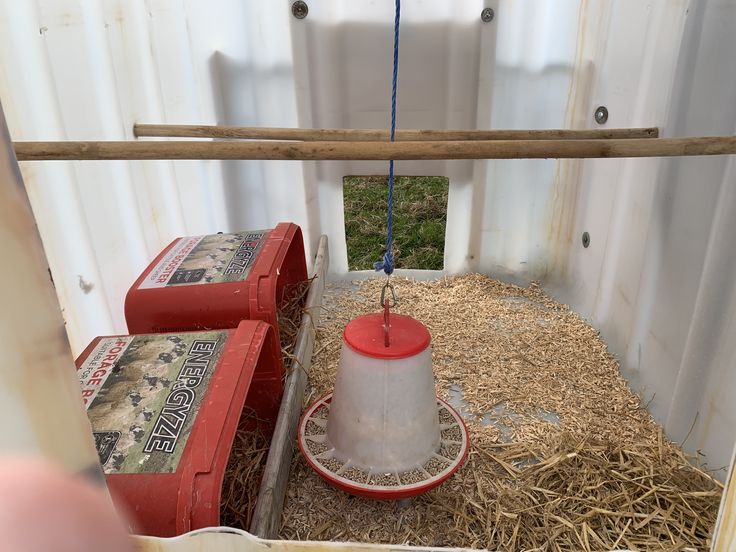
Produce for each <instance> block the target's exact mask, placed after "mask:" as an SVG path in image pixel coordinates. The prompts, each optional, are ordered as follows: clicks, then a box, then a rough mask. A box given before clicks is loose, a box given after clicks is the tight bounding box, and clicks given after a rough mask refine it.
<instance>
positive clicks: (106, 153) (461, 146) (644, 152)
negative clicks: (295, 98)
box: [13, 136, 736, 161]
mask: <svg viewBox="0 0 736 552" xmlns="http://www.w3.org/2000/svg"><path fill="white" fill-rule="evenodd" d="M13 145H14V147H15V154H16V156H17V158H18V161H54V160H56V161H60V160H67V161H76V160H99V159H106V160H126V159H127V160H146V159H148V160H155V159H280V160H294V161H296V160H310V161H311V160H347V161H351V160H352V161H357V160H388V159H396V160H408V159H545V158H596V157H672V156H690V155H730V154H735V153H736V136H710V137H691V138H654V139H644V138H635V139H631V140H619V139H615V140H486V141H473V142H468V141H463V142H271V141H266V142H242V141H206V142H192V141H161V142H155V141H154V142H151V141H149V142H140V141H127V142H15V143H14V144H13Z"/></svg>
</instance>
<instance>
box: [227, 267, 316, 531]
mask: <svg viewBox="0 0 736 552" xmlns="http://www.w3.org/2000/svg"><path fill="white" fill-rule="evenodd" d="M311 282H312V281H311V280H305V281H303V282H299V283H297V284H294V285H293V286H290V287H288V288H287V289H285V290H284V299H283V301H281V303H280V305H279V307H278V309H277V313H276V314H277V318H278V323H279V340H280V346H281V356H282V358H283V360H284V368H285V371H284V377H286V375H287V373H288V370H289V369H290V367H291V364H292V360H293V352H294V345H295V343H296V337H297V334H298V333H299V324H300V323H301V319H302V311H303V306H304V302H305V300H306V297H307V293H309V285H310V284H311ZM273 422H274V420H265V421H264V420H258V418H257V416H256V414H255V412H253V411H252V410H251V409H249V408H248V407H246V408H245V409H244V411H243V414H242V416H241V420H240V424H239V428H238V431H237V433H236V435H235V440H234V441H233V446H232V450H231V451H230V458H229V459H228V464H227V467H226V469H225V476H224V479H223V484H222V495H221V498H220V524H221V525H224V526H228V527H236V528H238V529H245V530H248V528H249V527H250V522H251V516H252V515H253V510H254V508H255V503H256V498H257V496H258V490H259V488H260V485H261V478H262V476H263V470H264V468H265V464H266V457H267V455H268V446H269V441H270V437H268V438H267V437H266V436H265V435H264V433H263V431H262V428H264V427H266V426H270V425H272V424H273ZM251 428H255V429H251ZM269 429H270V428H269ZM269 433H270V431H269Z"/></svg>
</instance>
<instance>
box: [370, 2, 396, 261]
mask: <svg viewBox="0 0 736 552" xmlns="http://www.w3.org/2000/svg"><path fill="white" fill-rule="evenodd" d="M400 16H401V0H396V17H395V18H394V72H393V77H392V79H391V141H392V142H394V141H395V140H396V83H397V81H398V78H399V19H400ZM393 225H394V160H393V159H391V160H390V161H389V162H388V222H387V223H386V253H384V255H383V259H382V260H380V261H377V262H376V263H374V264H373V268H375V269H376V272H380V271H381V270H383V271H384V272H385V273H386V275H390V274H391V273H392V272H393V271H394V257H393V254H392V253H391V243H392V242H393Z"/></svg>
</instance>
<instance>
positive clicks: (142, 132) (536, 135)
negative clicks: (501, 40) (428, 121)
mask: <svg viewBox="0 0 736 552" xmlns="http://www.w3.org/2000/svg"><path fill="white" fill-rule="evenodd" d="M133 132H134V134H135V135H136V136H138V137H143V136H156V137H160V138H241V139H248V140H303V141H308V142H311V141H321V142H338V141H349V142H370V141H377V142H380V141H384V142H387V141H388V139H389V133H388V130H383V129H347V128H259V127H237V126H223V125H144V124H136V125H133ZM658 136H659V129H657V128H610V129H605V128H604V129H598V128H596V129H579V130H566V129H547V130H475V129H473V130H406V129H399V130H397V131H396V140H397V141H400V142H403V141H409V142H427V141H429V142H433V141H442V140H451V141H461V140H564V139H567V140H601V139H611V138H657V137H658Z"/></svg>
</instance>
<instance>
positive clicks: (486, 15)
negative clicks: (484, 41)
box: [480, 8, 496, 23]
mask: <svg viewBox="0 0 736 552" xmlns="http://www.w3.org/2000/svg"><path fill="white" fill-rule="evenodd" d="M495 16H496V14H495V12H494V11H493V9H492V8H484V9H483V11H482V12H480V20H481V21H483V23H490V22H491V21H493V18H494V17H495Z"/></svg>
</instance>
